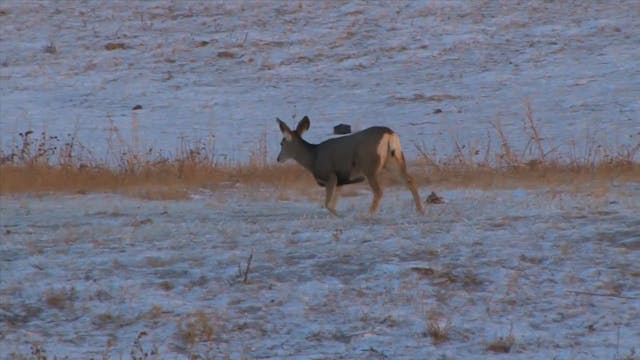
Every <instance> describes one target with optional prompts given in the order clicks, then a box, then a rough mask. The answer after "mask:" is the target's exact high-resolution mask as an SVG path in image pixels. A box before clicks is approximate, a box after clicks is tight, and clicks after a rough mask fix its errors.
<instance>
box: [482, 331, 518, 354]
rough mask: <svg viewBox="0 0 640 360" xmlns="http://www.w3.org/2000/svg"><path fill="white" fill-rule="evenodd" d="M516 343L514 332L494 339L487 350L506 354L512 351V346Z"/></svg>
mask: <svg viewBox="0 0 640 360" xmlns="http://www.w3.org/2000/svg"><path fill="white" fill-rule="evenodd" d="M515 343H516V339H515V337H514V336H513V335H512V334H509V335H508V336H504V337H503V336H500V337H498V338H497V339H495V340H494V341H492V342H490V343H489V344H487V351H491V352H495V353H505V354H506V353H508V352H510V351H511V348H512V347H513V345H514V344H515Z"/></svg>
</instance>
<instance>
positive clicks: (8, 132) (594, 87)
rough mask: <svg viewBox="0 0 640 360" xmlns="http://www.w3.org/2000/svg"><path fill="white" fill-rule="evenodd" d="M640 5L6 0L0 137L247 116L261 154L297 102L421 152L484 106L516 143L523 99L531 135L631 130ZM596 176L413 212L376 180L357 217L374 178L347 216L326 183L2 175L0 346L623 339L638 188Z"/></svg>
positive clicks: (361, 348) (456, 196) (329, 120)
mask: <svg viewBox="0 0 640 360" xmlns="http://www.w3.org/2000/svg"><path fill="white" fill-rule="evenodd" d="M639 17H640V3H639V2H638V1H623V0H616V1H599V2H592V1H534V2H531V1H506V2H505V1H409V2H392V3H391V4H390V3H371V2H358V1H332V2H325V1H295V2H284V1H261V2H253V1H227V2H210V1H203V2H198V1H144V2H135V1H83V2H79V1H65V2H58V1H20V0H4V1H2V2H0V30H1V31H0V148H2V149H3V150H6V149H9V148H11V147H12V146H13V144H14V143H15V142H16V141H19V138H18V136H17V134H18V133H19V132H22V131H26V130H34V131H35V132H36V134H37V133H39V132H40V131H46V132H47V133H48V134H49V135H52V136H60V137H64V136H66V134H68V133H72V134H75V135H76V137H77V139H79V141H81V142H82V143H84V144H85V145H86V146H87V147H88V149H89V150H90V151H91V152H92V153H93V154H94V155H95V156H96V157H97V158H100V157H101V156H103V155H104V154H105V153H106V152H107V151H108V150H109V149H108V147H109V139H110V138H111V140H112V141H117V140H113V139H114V133H115V132H116V130H115V129H116V128H117V129H119V131H120V132H121V133H122V135H123V136H124V141H126V142H131V143H135V144H138V145H140V149H143V148H144V147H152V148H153V149H155V150H158V151H163V152H169V153H171V152H173V151H175V150H176V149H177V148H178V146H179V144H180V142H181V141H182V140H183V139H186V140H187V141H190V140H212V141H213V142H214V143H215V149H216V154H217V155H218V156H219V157H221V158H226V159H233V160H240V161H244V160H246V159H247V157H248V155H249V154H250V153H251V151H253V150H255V149H256V145H255V144H256V142H257V140H258V139H259V138H260V137H261V135H262V134H266V135H267V141H268V144H267V145H268V149H269V152H270V157H274V156H275V155H274V154H275V149H276V147H277V146H278V142H279V140H280V137H279V132H278V130H277V127H276V125H275V122H274V119H275V117H276V116H279V117H281V118H282V119H285V120H289V121H290V119H291V118H292V117H294V116H295V118H296V119H299V118H300V117H301V116H302V115H309V116H310V118H311V120H312V128H311V130H310V131H309V133H308V134H309V135H308V138H309V140H311V141H314V142H315V141H319V140H321V139H324V138H325V137H326V136H328V134H329V133H330V132H331V128H332V127H333V126H334V125H336V124H337V123H340V122H346V123H350V124H352V125H353V126H354V128H355V129H362V128H364V127H367V126H370V125H386V126H390V127H392V128H393V129H395V130H396V131H397V132H398V133H399V134H400V136H401V138H402V139H403V143H404V144H405V146H404V148H405V151H406V152H407V157H408V158H410V159H414V158H415V157H416V153H415V149H414V147H413V146H411V144H418V145H419V144H423V143H424V144H425V146H426V148H427V149H429V150H430V149H431V148H432V147H433V148H435V149H436V150H437V151H438V153H439V154H443V153H444V154H447V153H450V152H451V148H452V145H451V144H452V139H456V140H458V141H459V142H460V143H463V144H471V145H473V144H486V143H487V136H488V135H487V133H488V132H492V131H493V130H492V127H491V125H490V124H491V123H492V122H494V121H500V123H501V124H502V126H503V128H504V131H505V134H506V135H507V136H508V137H509V139H510V140H511V141H513V143H512V145H513V146H514V147H515V148H518V149H521V148H525V147H526V146H525V145H526V143H527V142H528V141H529V138H528V135H527V134H526V132H525V131H523V130H522V128H523V123H522V120H523V118H524V101H525V99H529V100H530V101H531V103H532V106H533V110H534V116H535V118H536V120H537V122H538V125H539V130H540V131H541V132H542V135H543V137H544V139H543V143H544V145H545V147H546V149H554V148H557V149H559V150H558V151H567V150H568V149H569V148H570V147H571V146H572V143H573V142H574V141H575V142H576V143H577V144H578V146H577V149H578V150H581V147H580V144H582V145H586V146H587V147H588V146H593V145H594V144H601V145H603V146H605V147H606V146H611V147H613V148H615V149H618V148H620V146H627V145H629V146H634V145H636V144H637V143H638V142H639V141H640V121H638V119H639V118H640V116H639V115H640V101H639V100H638V99H640V67H639V66H638V60H637V59H639V58H640V21H638V18H639ZM135 105H141V106H142V109H141V110H132V109H133V107H134V106H135ZM290 122H291V121H290ZM132 130H133V131H132ZM134 135H135V136H137V137H135V136H134ZM496 144H497V143H495V142H494V143H493V146H494V147H496V146H497V145H496ZM519 145H520V146H519ZM112 150H113V149H112ZM581 154H582V153H579V154H578V156H580V155H581ZM585 154H586V153H585ZM592 186H593V190H589V189H586V190H585V189H573V188H571V187H569V188H566V189H539V190H498V189H493V190H491V189H489V190H486V191H475V190H474V191H472V190H465V189H458V190H452V189H435V190H437V191H438V193H439V194H440V195H443V196H444V198H445V199H446V200H447V203H446V204H444V205H437V206H433V207H430V208H429V209H428V215H427V216H424V217H420V216H417V215H416V214H415V213H414V211H413V207H412V205H411V200H410V195H409V194H408V193H407V192H406V191H403V190H402V189H389V190H388V191H387V192H386V194H385V197H384V199H383V202H382V210H381V211H380V213H379V214H378V215H376V216H375V217H374V218H373V219H367V218H365V217H363V216H362V215H363V214H364V213H365V212H366V209H367V207H368V203H369V201H370V195H369V194H368V193H367V192H366V191H363V192H362V193H361V194H360V195H358V196H354V197H348V198H345V199H343V200H342V202H341V203H340V207H339V210H341V211H342V213H343V214H344V217H343V218H332V217H329V216H327V214H326V212H325V211H324V210H322V209H321V208H320V207H319V203H320V200H319V197H321V194H319V193H317V192H318V191H320V190H319V189H316V190H313V191H312V192H310V195H302V196H301V195H299V194H295V193H289V192H288V191H287V190H282V189H269V188H264V189H256V188H249V187H246V186H243V185H241V186H239V187H238V188H228V189H217V190H213V191H205V190H202V191H195V192H194V193H193V196H192V198H191V199H189V200H184V201H146V200H140V199H136V198H132V197H123V196H120V195H115V194H89V195H76V196H63V195H51V196H26V195H25V196H2V197H0V358H11V354H21V355H29V354H30V353H31V352H32V351H33V350H32V349H31V347H32V346H34V347H35V350H36V352H37V350H38V349H44V350H46V352H47V355H48V356H49V357H50V358H51V357H53V356H58V357H64V356H68V357H69V358H74V359H75V358H89V357H94V358H97V357H101V356H102V355H105V354H106V355H107V356H109V357H111V358H128V357H136V356H138V357H139V356H140V355H141V354H140V351H146V352H152V351H155V350H154V349H156V350H157V353H158V354H159V357H160V358H174V357H176V358H182V357H185V356H187V355H188V354H198V355H200V356H202V357H211V358H220V357H224V356H226V355H229V356H230V357H231V358H234V359H235V358H242V357H243V356H244V357H246V358H274V359H279V358H294V359H295V358H300V359H306V358H344V359H354V358H356V359H357V358H361V359H372V358H373V359H375V358H388V359H416V358H418V359H425V358H426V359H430V358H443V359H445V358H446V359H470V358H487V357H491V356H494V355H495V356H496V357H500V356H501V355H496V354H494V352H492V351H489V350H487V349H488V348H489V347H491V345H492V344H494V345H495V344H497V340H499V339H500V338H502V339H503V340H504V339H507V338H509V336H510V335H511V336H512V339H513V341H514V343H513V346H512V347H511V349H510V350H511V353H510V355H509V357H510V358H522V359H525V358H526V359H531V358H534V359H535V358H539V359H550V358H554V357H556V358H559V359H614V358H618V359H621V358H625V357H628V358H633V357H634V356H635V358H637V357H638V355H637V354H636V353H637V352H640V345H638V344H640V267H639V266H638V264H640V230H639V229H640V220H639V217H638V215H637V214H638V213H640V204H639V203H638V202H639V199H640V188H639V187H638V184H616V183H615V182H612V183H610V184H604V185H603V184H592ZM430 190H432V189H426V188H423V189H421V191H422V193H423V197H424V195H426V192H428V191H430ZM307 197H310V198H311V200H309V199H307ZM251 253H252V254H253V257H252V261H251V266H250V269H249V272H248V274H247V283H243V281H242V280H243V276H241V274H239V273H240V272H241V270H242V269H245V268H246V264H247V260H248V257H249V255H250V254H251ZM434 327H440V328H441V331H440V333H442V334H443V341H442V342H440V343H434V338H435V337H434V336H433V335H435V334H434V331H433V330H434ZM142 332H144V333H146V335H140V334H141V333H142ZM435 332H436V333H437V331H435ZM444 335H446V336H444ZM138 337H139V342H138V343H137V344H136V338H138ZM634 354H635V355H634Z"/></svg>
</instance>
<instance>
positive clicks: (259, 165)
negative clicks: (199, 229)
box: [0, 101, 640, 200]
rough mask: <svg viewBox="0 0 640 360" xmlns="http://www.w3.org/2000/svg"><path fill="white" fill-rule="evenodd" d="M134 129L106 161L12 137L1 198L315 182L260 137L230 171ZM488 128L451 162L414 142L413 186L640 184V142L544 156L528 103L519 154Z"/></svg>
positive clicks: (168, 193) (113, 139)
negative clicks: (158, 145) (150, 141)
mask: <svg viewBox="0 0 640 360" xmlns="http://www.w3.org/2000/svg"><path fill="white" fill-rule="evenodd" d="M132 121H133V126H132V127H133V129H134V131H133V135H132V137H131V139H130V140H126V139H124V138H123V136H122V134H121V133H120V132H119V130H118V129H117V128H115V127H113V131H111V133H110V134H109V137H108V139H107V144H108V150H107V155H106V156H105V157H103V158H99V157H98V156H96V154H94V153H93V152H92V150H91V148H90V147H89V146H87V145H85V144H84V143H82V142H81V141H79V140H78V139H77V137H76V136H75V135H74V134H69V135H68V136H67V137H66V138H60V137H58V136H52V135H49V134H47V133H45V132H42V133H40V134H39V135H36V134H35V133H34V131H32V130H28V131H26V132H23V133H19V134H18V136H19V139H17V141H16V142H15V143H16V145H14V146H13V148H10V149H8V150H5V149H0V194H16V193H18V194H19V193H42V192H67V193H77V194H86V193H90V192H119V193H123V194H125V195H128V196H132V197H137V198H141V199H145V200H182V199H188V198H189V197H190V195H189V194H190V191H191V190H193V189H198V188H218V187H227V186H234V185H237V184H243V185H249V186H251V185H261V184H263V185H270V186H275V187H279V188H284V187H286V188H288V189H293V190H300V191H302V192H304V189H307V188H309V187H315V183H314V182H313V179H312V177H311V176H310V175H309V174H307V173H306V171H305V170H304V169H303V168H301V167H299V166H297V165H296V164H285V165H275V164H273V163H272V162H270V161H269V159H270V158H269V156H268V139H267V134H266V131H264V132H263V133H262V135H261V136H260V138H259V139H258V141H257V143H256V146H255V149H253V150H252V151H251V152H250V156H249V160H248V162H246V163H239V162H235V163H232V162H229V161H219V160H217V158H216V154H215V147H214V144H213V143H212V141H211V140H210V139H209V140H198V141H194V142H192V143H186V142H184V141H183V142H182V143H181V144H180V146H179V148H178V149H177V150H176V151H175V153H174V154H173V155H167V154H166V153H164V152H162V151H158V150H154V149H153V148H144V147H143V146H141V141H140V139H139V137H138V135H137V132H136V128H137V126H136V123H137V120H136V119H135V118H133V119H132ZM492 125H493V128H494V131H495V134H496V135H497V139H498V144H499V145H498V146H497V147H496V149H494V148H493V144H492V138H491V137H490V138H489V139H488V140H487V143H486V144H485V145H482V146H477V145H475V146H471V145H468V144H461V143H459V142H458V141H453V142H452V146H453V151H452V154H450V155H441V154H438V153H437V152H436V151H435V150H429V149H428V148H427V147H426V146H425V145H424V144H414V145H415V148H416V150H417V152H418V154H419V157H418V159H416V160H415V161H413V162H411V163H410V165H409V166H410V168H411V169H410V170H411V172H412V173H413V174H415V175H414V177H415V178H416V182H417V183H418V184H419V185H421V186H425V185H430V186H438V187H444V188H452V187H453V188H455V187H471V188H485V189H486V188H509V187H528V188H537V187H541V186H573V187H579V186H580V185H583V184H593V183H598V182H599V183H607V182H610V181H617V182H640V163H638V162H637V160H636V157H637V154H638V152H640V144H635V145H628V146H621V147H618V148H611V147H607V146H602V145H600V144H597V143H596V142H595V141H594V140H593V139H587V141H586V143H587V145H586V148H585V149H581V150H580V151H579V150H578V149H577V146H576V145H575V144H574V143H571V144H565V146H564V147H565V148H567V147H568V149H569V150H568V151H565V152H564V153H561V152H560V151H559V146H555V147H552V148H550V149H548V146H549V145H548V144H545V140H544V138H543V137H542V135H541V132H540V131H539V129H538V127H537V125H536V122H535V119H534V114H533V110H532V106H531V103H530V102H529V101H525V117H524V121H523V125H524V131H526V133H527V137H528V138H529V139H530V140H529V142H528V143H527V144H526V146H525V147H524V148H523V149H515V148H514V147H513V146H512V145H511V142H510V140H509V138H508V137H507V135H506V134H505V133H504V131H503V128H502V126H501V124H500V122H499V121H495V122H494V123H493V124H492ZM211 138H213V137H211ZM405 146H406V145H405ZM386 181H387V182H388V181H389V179H387V180H386Z"/></svg>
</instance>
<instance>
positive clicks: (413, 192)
mask: <svg viewBox="0 0 640 360" xmlns="http://www.w3.org/2000/svg"><path fill="white" fill-rule="evenodd" d="M400 161H401V162H400V164H399V165H400V175H401V176H402V178H403V180H404V182H405V184H407V187H408V188H409V191H411V195H412V196H413V201H415V203H416V210H417V211H418V212H419V213H420V214H424V208H423V207H422V202H421V201H420V193H418V189H416V185H415V182H414V180H413V177H412V176H411V175H409V173H408V172H407V164H406V163H405V162H404V159H400Z"/></svg>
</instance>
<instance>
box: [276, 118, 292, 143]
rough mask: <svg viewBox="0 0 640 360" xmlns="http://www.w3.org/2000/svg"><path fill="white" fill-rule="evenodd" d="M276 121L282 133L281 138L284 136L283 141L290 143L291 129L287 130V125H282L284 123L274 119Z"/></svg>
mask: <svg viewBox="0 0 640 360" xmlns="http://www.w3.org/2000/svg"><path fill="white" fill-rule="evenodd" d="M276 120H277V121H278V126H280V131H281V132H282V136H284V137H285V139H287V141H291V129H289V127H288V126H287V124H285V123H284V121H282V120H280V119H279V118H276Z"/></svg>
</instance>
